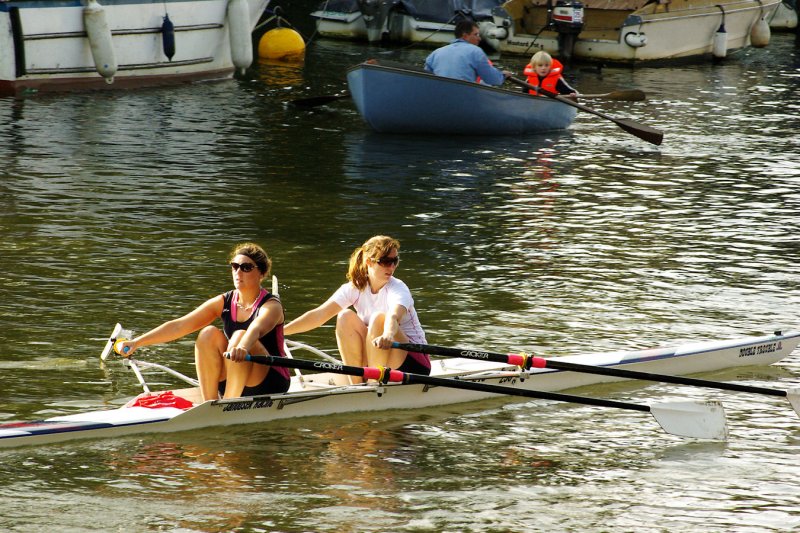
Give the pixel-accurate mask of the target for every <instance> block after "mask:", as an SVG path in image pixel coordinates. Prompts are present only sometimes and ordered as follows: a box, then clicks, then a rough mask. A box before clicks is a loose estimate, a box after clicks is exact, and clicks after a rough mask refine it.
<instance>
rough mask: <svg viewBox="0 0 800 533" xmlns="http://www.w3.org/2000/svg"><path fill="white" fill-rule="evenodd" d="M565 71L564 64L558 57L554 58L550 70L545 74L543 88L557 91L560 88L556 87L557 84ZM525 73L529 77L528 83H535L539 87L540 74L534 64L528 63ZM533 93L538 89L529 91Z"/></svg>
mask: <svg viewBox="0 0 800 533" xmlns="http://www.w3.org/2000/svg"><path fill="white" fill-rule="evenodd" d="M563 72H564V66H563V65H562V64H561V62H560V61H559V60H558V59H553V63H552V64H551V65H550V72H549V73H548V74H547V76H545V78H544V79H543V80H542V89H545V90H548V91H550V92H553V93H557V92H558V90H557V89H556V85H557V84H558V80H559V78H561V74H562V73H563ZM524 74H525V75H526V76H527V77H528V84H529V85H534V86H536V87H539V75H538V74H536V71H535V70H534V68H533V65H531V64H530V63H528V64H527V65H525V71H524ZM529 92H530V93H531V94H537V93H536V91H529Z"/></svg>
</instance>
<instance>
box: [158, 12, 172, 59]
mask: <svg viewBox="0 0 800 533" xmlns="http://www.w3.org/2000/svg"><path fill="white" fill-rule="evenodd" d="M161 42H162V44H163V47H164V55H165V56H167V59H169V60H170V61H172V56H174V55H175V25H174V24H173V23H172V21H171V20H169V15H164V23H163V24H161Z"/></svg>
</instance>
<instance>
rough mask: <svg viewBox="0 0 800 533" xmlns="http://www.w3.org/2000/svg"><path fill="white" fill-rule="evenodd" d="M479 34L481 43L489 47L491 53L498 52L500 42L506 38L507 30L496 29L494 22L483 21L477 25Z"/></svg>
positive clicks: (502, 28)
mask: <svg viewBox="0 0 800 533" xmlns="http://www.w3.org/2000/svg"><path fill="white" fill-rule="evenodd" d="M478 28H479V29H480V32H481V42H482V43H483V44H484V45H486V46H489V47H490V48H491V49H492V51H494V52H499V51H500V41H501V40H504V39H507V38H508V29H507V28H504V27H498V26H497V24H495V23H494V22H489V21H483V22H479V23H478Z"/></svg>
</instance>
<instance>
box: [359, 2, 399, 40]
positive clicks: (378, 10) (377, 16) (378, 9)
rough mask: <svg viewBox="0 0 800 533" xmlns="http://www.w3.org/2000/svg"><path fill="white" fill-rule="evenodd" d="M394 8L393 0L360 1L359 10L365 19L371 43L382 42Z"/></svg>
mask: <svg viewBox="0 0 800 533" xmlns="http://www.w3.org/2000/svg"><path fill="white" fill-rule="evenodd" d="M393 7H394V2H392V1H391V0H358V8H359V9H360V10H361V15H362V16H363V17H364V23H365V24H366V26H367V40H368V41H369V42H371V43H376V42H380V41H381V40H382V39H383V34H384V33H386V32H387V31H388V30H387V27H388V25H387V22H388V21H387V19H388V18H389V13H390V11H391V10H392V8H393Z"/></svg>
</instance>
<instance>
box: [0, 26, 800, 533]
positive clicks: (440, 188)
mask: <svg viewBox="0 0 800 533" xmlns="http://www.w3.org/2000/svg"><path fill="white" fill-rule="evenodd" d="M427 53H428V51H427V50H425V49H421V48H418V47H410V48H403V49H400V48H398V49H391V50H387V49H385V48H378V47H371V46H366V45H363V44H347V43H338V42H332V41H324V40H323V41H315V42H314V44H313V45H312V46H311V47H309V50H308V52H307V55H306V60H305V63H304V64H300V65H297V64H277V65H269V64H264V63H262V64H260V65H258V67H257V68H255V69H254V70H253V71H252V73H251V74H252V75H251V77H250V78H249V79H247V80H236V81H228V82H220V83H205V84H197V85H190V86H183V87H173V88H167V89H150V90H139V91H128V92H121V93H109V94H93V93H91V94H65V95H57V96H46V95H44V96H35V97H32V98H27V99H24V100H14V99H0V162H2V163H0V177H1V178H2V179H0V207H2V209H1V210H0V232H1V234H2V238H0V372H1V373H0V376H2V377H1V378H0V381H1V382H2V388H0V420H2V421H12V420H26V419H40V418H45V417H48V416H53V415H56V414H67V413H75V412H79V411H82V410H87V409H99V408H103V407H112V406H117V405H120V404H121V403H123V402H124V401H125V400H126V399H127V398H129V397H131V396H133V395H135V394H137V393H138V392H139V390H140V389H139V388H138V383H137V381H136V380H135V378H134V376H133V375H132V374H130V373H128V371H126V370H125V369H124V368H122V367H119V366H116V365H109V366H108V367H106V368H101V367H100V365H99V363H98V354H99V351H100V349H101V348H102V346H103V342H104V338H105V337H107V336H108V334H109V333H110V331H111V329H112V328H113V326H114V323H116V322H121V323H123V324H124V325H125V326H127V327H130V328H133V329H135V330H136V331H138V332H142V331H144V330H146V329H149V328H151V327H153V326H155V325H157V324H158V323H160V322H161V321H163V320H165V319H167V318H172V317H176V316H179V315H180V314H182V313H184V312H187V311H189V310H191V309H192V308H193V307H194V306H195V305H197V304H198V303H200V302H201V301H203V300H204V299H206V298H208V297H210V296H212V295H214V294H218V293H220V292H223V291H225V290H227V289H228V287H229V285H230V278H229V275H230V274H229V268H227V267H226V257H227V256H226V254H227V252H228V251H229V249H230V248H232V246H233V245H234V244H235V243H237V242H240V241H242V240H255V241H257V242H259V243H261V244H263V245H264V246H265V247H266V248H267V249H268V251H269V252H270V253H271V255H272V257H273V260H274V273H275V274H276V275H277V276H278V277H279V279H280V284H281V291H282V295H283V300H284V303H285V305H286V309H287V315H288V317H289V318H292V317H294V316H297V315H298V314H300V313H301V312H303V311H304V310H306V309H308V308H310V307H312V306H314V305H316V304H317V303H319V302H321V301H322V300H324V299H325V298H327V297H328V295H329V294H330V293H331V292H332V291H333V289H334V288H335V287H336V286H338V284H340V283H341V282H342V281H343V279H344V272H345V269H346V260H347V257H348V254H349V253H350V251H351V250H352V249H353V248H354V247H355V246H357V245H358V244H360V243H361V242H362V241H363V240H364V239H365V238H367V237H369V236H371V235H373V234H377V233H387V234H390V235H393V236H396V237H397V238H398V239H400V241H401V242H402V250H401V253H402V257H403V263H402V264H401V266H400V268H399V269H398V271H397V276H398V277H399V278H400V279H403V280H404V281H406V282H407V283H408V284H409V285H410V286H411V288H412V290H413V292H414V295H415V299H416V303H417V307H418V309H419V312H420V316H421V319H422V322H423V325H424V327H425V328H426V331H427V332H428V340H429V341H430V342H431V343H435V344H441V345H450V346H472V347H480V348H485V349H492V350H496V351H506V350H535V351H536V352H537V353H542V354H551V355H564V354H574V353H584V352H594V351H605V350H614V349H621V348H630V349H637V348H645V347H652V346H658V345H669V344H676V343H680V342H684V341H695V340H708V339H724V338H735V337H739V336H745V335H754V334H762V333H766V332H770V331H772V330H774V329H784V330H789V329H796V328H797V327H798V322H800V321H798V317H797V313H798V309H800V294H799V293H798V286H800V271H799V270H798V266H797V265H798V262H800V246H799V245H798V237H797V236H798V234H800V218H798V212H800V162H798V157H797V153H798V144H799V143H798V131H800V118H798V117H800V101H799V100H798V98H799V97H800V55H799V54H798V48H797V47H796V43H795V38H794V36H792V35H785V34H783V35H773V43H772V45H771V46H770V47H769V48H767V49H763V50H749V51H746V52H743V53H740V54H737V55H735V56H734V57H732V58H729V60H728V61H726V62H724V63H723V64H720V65H710V64H709V65H693V66H679V67H671V68H658V69H624V68H603V69H600V70H598V69H596V68H593V67H583V68H581V67H576V68H574V69H573V70H572V71H571V73H570V81H572V82H574V83H575V84H576V85H577V86H578V87H580V88H581V90H582V92H585V93H604V92H608V91H610V90H614V89H618V88H639V89H642V90H644V91H646V92H647V93H648V96H649V99H648V101H646V102H641V103H634V104H632V103H623V102H602V101H598V102H593V103H592V104H591V105H592V106H593V107H594V108H596V109H598V110H601V111H603V112H605V113H607V114H610V115H612V116H619V117H629V118H632V119H634V120H636V121H639V122H641V123H642V124H647V125H649V126H653V127H656V128H660V129H662V130H664V131H665V132H666V136H665V142H664V144H663V145H662V146H660V147H656V146H652V145H649V144H647V143H644V142H643V141H640V140H639V139H637V138H635V137H633V136H631V135H629V134H627V133H625V132H624V131H622V130H621V129H619V128H618V127H617V126H615V125H614V124H613V123H611V122H609V121H604V120H602V119H600V118H598V117H595V116H593V115H589V114H579V116H578V119H577V120H576V122H575V124H574V126H573V127H572V128H571V129H569V130H568V131H563V132H553V133H547V134H541V135H530V136H524V137H508V138H499V137H498V138H473V137H458V138H456V137H452V138H433V137H403V136H387V135H378V134H374V133H371V132H370V131H368V129H367V128H366V127H365V125H364V124H363V123H362V121H361V119H360V117H359V116H358V114H357V113H356V111H355V110H354V108H353V106H352V103H351V102H349V101H347V100H343V101H340V102H338V103H335V104H331V105H329V106H325V107H323V108H319V109H316V110H312V111H307V110H298V109H296V108H294V107H293V106H290V105H287V102H288V101H290V100H292V99H295V98H302V97H307V96H313V95H319V94H330V93H335V92H337V91H339V90H341V89H343V88H344V71H345V69H346V67H348V66H350V65H353V64H356V63H358V62H359V61H361V60H364V59H367V58H369V57H387V58H391V59H395V60H401V61H406V62H411V63H417V64H419V63H420V62H421V61H422V60H423V58H424V57H425V55H426V54H427ZM524 62H525V61H524V59H523V58H512V57H509V58H501V60H500V61H499V64H501V65H502V66H503V67H506V68H510V69H513V70H516V71H521V68H522V66H523V64H524ZM298 340H304V341H307V342H309V343H312V344H314V345H316V346H318V347H320V348H324V349H328V350H331V351H332V352H334V353H335V341H334V336H333V329H332V326H331V325H329V326H327V327H324V328H321V329H320V330H317V331H315V332H312V333H309V334H306V335H303V336H300V337H298ZM191 347H192V339H191V338H189V339H185V340H183V341H178V342H175V343H171V344H169V345H165V346H158V347H153V348H151V349H149V350H148V351H147V356H148V357H149V358H151V359H152V360H154V361H158V362H162V363H167V364H169V365H171V366H173V367H174V368H176V369H178V370H180V371H183V372H185V373H189V374H193V365H192V351H191ZM798 355H799V354H797V353H795V354H794V355H793V356H792V357H790V358H789V359H787V360H786V361H784V362H782V363H780V364H778V365H775V366H773V367H768V368H764V367H758V368H746V369H740V370H734V371H726V372H720V373H718V374H715V375H713V376H707V377H711V378H713V379H725V380H736V381H742V382H746V383H748V384H753V385H763V386H769V387H776V388H787V387H790V386H793V385H795V386H796V385H797V384H798V383H799V382H800V359H799V358H798ZM157 383H159V384H161V382H157ZM163 385H164V386H168V385H175V383H174V382H171V381H170V380H164V381H163ZM577 392H578V393H581V394H586V395H592V396H599V397H605V398H612V399H617V400H622V401H634V402H637V403H647V402H654V401H660V400H664V399H674V398H693V399H701V398H716V399H722V400H724V402H725V406H726V409H727V411H728V415H729V424H730V430H731V438H730V440H729V441H728V442H727V443H709V442H697V441H690V440H685V439H681V438H679V437H674V436H671V435H667V434H665V433H663V432H661V431H660V430H659V428H658V427H657V426H656V424H654V423H653V422H652V421H651V420H649V419H647V418H642V417H641V415H639V414H637V413H633V414H631V413H628V412H617V411H613V410H610V409H602V408H595V407H587V406H579V405H570V404H555V403H552V402H542V401H530V402H524V401H522V402H521V401H516V402H515V401H509V400H495V401H491V402H484V403H479V404H470V405H462V406H450V407H445V408H439V409H429V410H425V411H398V412H389V413H380V414H370V415H363V414H360V415H351V416H336V417H327V418H319V419H305V420H296V421H293V422H283V423H280V424H274V425H265V426H260V427H235V428H224V429H209V430H204V431H196V432H190V433H181V434H171V435H159V436H138V437H130V438H124V439H112V440H105V441H88V442H78V443H70V444H63V445H55V446H47V447H42V448H31V449H19V450H6V451H0V479H2V482H0V528H2V529H3V530H11V531H31V530H40V529H42V528H51V529H53V528H54V529H56V530H59V531H87V530H102V531H109V530H120V531H121V530H124V531H157V530H163V531H287V532H294V531H337V532H340V531H353V532H355V531H476V532H477V531H481V532H489V531H492V532H501V531H676V530H677V531H746V532H761V531H789V530H793V529H796V528H798V527H800V486H798V479H800V466H798V464H800V461H799V460H798V459H800V422H798V419H797V416H796V415H794V414H793V413H792V411H791V409H790V408H789V407H788V405H787V404H786V403H785V402H782V401H780V400H778V399H772V398H769V397H767V398H766V399H765V398H764V397H751V396H747V395H742V394H736V393H722V392H720V393H713V392H709V391H698V390H696V389H691V388H687V387H678V386H669V385H664V384H645V383H637V384H626V385H621V384H618V385H613V386H612V385H608V386H602V387H592V388H587V389H584V390H579V391H577Z"/></svg>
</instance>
